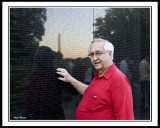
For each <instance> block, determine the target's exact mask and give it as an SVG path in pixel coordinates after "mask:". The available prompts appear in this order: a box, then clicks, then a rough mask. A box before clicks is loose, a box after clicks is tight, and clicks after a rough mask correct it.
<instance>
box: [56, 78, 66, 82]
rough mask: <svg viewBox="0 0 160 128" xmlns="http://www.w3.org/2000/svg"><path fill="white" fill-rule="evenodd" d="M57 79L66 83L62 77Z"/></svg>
mask: <svg viewBox="0 0 160 128" xmlns="http://www.w3.org/2000/svg"><path fill="white" fill-rule="evenodd" d="M58 79H59V80H62V81H64V82H65V81H66V79H64V78H62V77H58Z"/></svg>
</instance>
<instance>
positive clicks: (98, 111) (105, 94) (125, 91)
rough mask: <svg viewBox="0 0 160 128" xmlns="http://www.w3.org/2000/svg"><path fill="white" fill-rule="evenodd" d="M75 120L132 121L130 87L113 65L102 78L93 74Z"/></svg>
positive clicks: (124, 77)
mask: <svg viewBox="0 0 160 128" xmlns="http://www.w3.org/2000/svg"><path fill="white" fill-rule="evenodd" d="M75 120H134V112H133V99H132V88H131V85H130V83H129V81H128V79H127V78H126V76H125V75H124V74H123V73H122V72H121V71H120V70H119V69H118V68H117V67H116V65H115V64H114V63H113V64H112V66H111V67H110V68H109V69H108V70H107V71H106V72H105V74H104V75H103V76H102V77H99V76H98V72H96V73H95V78H94V79H93V81H92V83H91V84H90V85H89V86H88V88H87V89H86V90H85V92H84V96H83V98H82V100H81V102H80V104H79V105H78V107H77V110H76V113H75Z"/></svg>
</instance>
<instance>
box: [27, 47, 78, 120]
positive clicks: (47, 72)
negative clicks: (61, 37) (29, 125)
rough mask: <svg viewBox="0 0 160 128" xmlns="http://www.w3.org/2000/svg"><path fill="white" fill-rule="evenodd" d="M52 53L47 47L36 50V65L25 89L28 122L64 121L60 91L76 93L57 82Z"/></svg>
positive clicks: (67, 86)
mask: <svg viewBox="0 0 160 128" xmlns="http://www.w3.org/2000/svg"><path fill="white" fill-rule="evenodd" d="M55 56H56V53H54V52H53V51H52V50H51V49H50V48H49V47H46V46H41V47H39V48H38V49H37V52H36V55H35V62H36V64H37V66H36V69H35V71H34V72H33V74H32V76H31V79H30V82H29V85H28V86H27V88H26V99H25V114H26V119H29V120H32V119H33V120H64V119H65V117H64V112H63V108H62V98H61V92H62V89H63V88H64V89H66V90H67V91H68V92H70V93H71V94H76V93H77V91H76V90H75V89H74V88H73V87H72V86H71V85H69V84H66V83H64V82H62V81H60V80H58V77H59V76H58V75H57V74H56V68H55V67H54V66H53V63H52V62H53V59H55Z"/></svg>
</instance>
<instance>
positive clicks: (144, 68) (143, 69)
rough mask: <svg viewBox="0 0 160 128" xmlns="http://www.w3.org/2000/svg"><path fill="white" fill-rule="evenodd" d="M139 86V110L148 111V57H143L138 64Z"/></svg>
mask: <svg viewBox="0 0 160 128" xmlns="http://www.w3.org/2000/svg"><path fill="white" fill-rule="evenodd" d="M139 69H140V70H139V71H140V84H141V108H142V110H143V109H148V108H149V106H150V64H149V56H144V57H143V59H142V60H141V62H140V68H139Z"/></svg>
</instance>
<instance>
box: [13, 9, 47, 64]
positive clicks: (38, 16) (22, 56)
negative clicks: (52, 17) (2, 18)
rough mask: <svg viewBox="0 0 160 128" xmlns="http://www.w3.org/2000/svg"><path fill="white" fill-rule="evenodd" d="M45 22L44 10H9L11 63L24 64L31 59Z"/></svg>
mask: <svg viewBox="0 0 160 128" xmlns="http://www.w3.org/2000/svg"><path fill="white" fill-rule="evenodd" d="M45 21H46V9H45V8H10V59H11V63H22V62H23V63H25V62H26V61H30V60H32V59H33V54H34V53H35V51H36V49H37V47H38V46H39V41H41V40H42V36H43V35H44V33H45V29H44V23H45Z"/></svg>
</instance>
